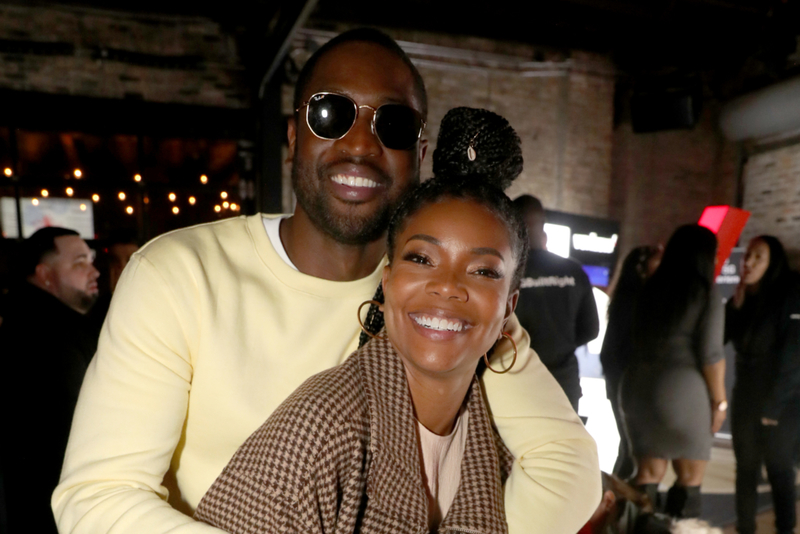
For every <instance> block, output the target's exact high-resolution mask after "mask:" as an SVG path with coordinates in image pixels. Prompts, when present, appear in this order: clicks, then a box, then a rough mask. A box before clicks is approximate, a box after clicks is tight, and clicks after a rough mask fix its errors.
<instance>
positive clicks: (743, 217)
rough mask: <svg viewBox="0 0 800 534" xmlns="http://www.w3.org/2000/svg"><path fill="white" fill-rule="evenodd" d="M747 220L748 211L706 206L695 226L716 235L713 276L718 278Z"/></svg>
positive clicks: (748, 216) (728, 207)
mask: <svg viewBox="0 0 800 534" xmlns="http://www.w3.org/2000/svg"><path fill="white" fill-rule="evenodd" d="M749 218H750V212H749V211H745V210H741V209H739V208H732V207H730V206H708V207H707V208H706V209H705V210H703V215H702V216H701V217H700V220H699V221H698V222H697V224H699V225H700V226H705V227H706V228H708V229H710V230H711V231H712V232H714V233H715V234H717V268H716V273H715V274H714V276H719V273H720V272H721V271H722V265H723V264H724V263H725V260H726V259H728V256H730V254H731V250H733V247H735V246H736V243H737V241H739V236H741V235H742V230H744V226H745V224H747V219H749Z"/></svg>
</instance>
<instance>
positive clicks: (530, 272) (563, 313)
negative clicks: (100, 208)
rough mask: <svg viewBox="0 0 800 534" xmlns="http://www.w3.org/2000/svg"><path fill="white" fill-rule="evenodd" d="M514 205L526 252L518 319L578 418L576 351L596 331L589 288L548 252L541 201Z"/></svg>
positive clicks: (580, 274) (570, 263) (576, 270)
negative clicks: (526, 242) (524, 234)
mask: <svg viewBox="0 0 800 534" xmlns="http://www.w3.org/2000/svg"><path fill="white" fill-rule="evenodd" d="M514 205H516V206H517V209H519V210H520V211H521V213H522V216H523V218H524V219H525V224H526V226H527V228H528V239H529V246H530V251H529V252H528V264H527V267H526V268H525V276H524V277H523V278H522V283H521V285H520V294H519V303H518V304H517V312H516V313H517V317H518V318H519V322H520V324H521V325H522V327H523V328H524V329H525V330H527V331H528V333H529V334H530V336H531V348H532V349H533V350H535V351H536V354H538V355H539V358H541V360H542V363H544V364H545V366H546V367H547V369H548V370H549V371H550V373H552V375H553V376H554V377H555V379H556V380H557V381H558V383H559V384H560V385H561V388H562V389H563V390H564V393H566V395H567V398H568V399H569V402H570V404H572V407H573V409H574V410H575V411H576V412H577V411H578V401H579V400H580V398H581V382H580V373H579V370H578V358H577V357H576V356H575V349H577V348H578V347H580V346H581V345H583V344H585V343H588V342H589V341H591V340H593V339H594V338H596V337H597V334H598V333H599V331H600V319H599V318H598V316H597V305H596V304H595V300H594V295H593V294H592V286H591V284H590V283H589V277H588V276H587V275H586V273H585V272H584V271H583V269H582V268H581V266H580V265H579V264H578V263H577V262H575V261H574V260H571V259H568V258H562V257H561V256H558V255H557V254H553V253H552V252H549V251H548V250H547V248H546V246H547V234H545V233H544V223H545V213H544V208H543V207H542V203H541V202H540V201H539V199H537V198H536V197H533V196H530V195H522V196H520V197H517V198H516V199H515V200H514Z"/></svg>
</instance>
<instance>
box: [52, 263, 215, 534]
mask: <svg viewBox="0 0 800 534" xmlns="http://www.w3.org/2000/svg"><path fill="white" fill-rule="evenodd" d="M192 309H193V307H192V306H191V303H186V302H184V303H179V302H178V300H177V299H176V298H175V295H174V294H173V293H172V292H171V290H170V287H169V285H168V284H166V283H165V281H164V279H163V278H162V277H161V276H160V274H159V273H158V272H157V271H156V269H155V268H154V267H153V265H152V264H150V263H149V262H148V260H147V259H146V258H144V257H143V256H142V255H141V254H135V255H134V256H133V257H132V258H131V262H130V264H129V265H128V267H127V268H126V269H125V271H124V273H123V275H122V279H121V280H120V283H119V285H118V286H117V291H116V294H115V295H114V299H113V302H112V305H111V308H110V310H109V314H108V318H107V319H106V322H105V324H104V326H103V330H102V332H101V334H100V341H99V344H98V351H97V354H96V355H95V358H94V359H93V360H92V363H91V364H90V366H89V369H88V370H87V373H86V377H85V379H84V383H83V387H82V389H81V393H80V397H79V399H78V404H77V407H76V410H75V415H74V418H73V425H72V431H71V434H70V439H69V444H68V446H67V452H66V457H65V460H64V466H63V469H62V472H61V482H60V484H59V485H58V487H57V488H56V490H55V492H54V494H53V499H52V504H53V511H54V514H55V518H56V522H57V523H58V528H59V532H60V533H61V534H67V533H75V534H78V533H91V534H95V533H99V532H103V533H106V532H107V533H114V534H121V533H131V534H133V533H136V534H139V533H142V532H147V533H148V534H159V533H166V532H170V533H180V534H210V533H221V532H222V531H221V530H218V529H215V528H212V527H210V526H208V525H205V524H202V523H198V522H195V521H194V520H192V519H191V518H190V517H188V516H186V515H184V514H182V513H181V512H179V511H176V510H175V509H173V508H172V507H170V505H169V504H167V502H166V499H167V489H166V488H165V487H164V486H163V479H164V475H165V474H166V473H167V471H168V469H169V467H170V461H171V459H172V456H173V453H174V452H175V449H176V447H178V444H179V442H180V438H181V431H182V428H183V424H184V420H185V417H186V411H187V406H188V396H189V389H190V386H191V379H192V364H191V361H190V360H189V356H187V355H188V354H190V345H191V341H190V340H193V339H197V335H196V332H194V331H193V329H196V326H195V324H194V322H193V321H191V311H190V310H192Z"/></svg>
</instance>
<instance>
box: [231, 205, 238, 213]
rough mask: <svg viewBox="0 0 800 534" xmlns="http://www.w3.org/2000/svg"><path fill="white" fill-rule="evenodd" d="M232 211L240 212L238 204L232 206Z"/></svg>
mask: <svg viewBox="0 0 800 534" xmlns="http://www.w3.org/2000/svg"><path fill="white" fill-rule="evenodd" d="M231 210H232V211H239V206H238V205H237V204H231Z"/></svg>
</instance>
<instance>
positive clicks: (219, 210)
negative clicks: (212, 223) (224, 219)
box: [214, 204, 222, 213]
mask: <svg viewBox="0 0 800 534" xmlns="http://www.w3.org/2000/svg"><path fill="white" fill-rule="evenodd" d="M214 211H216V212H217V213H219V212H221V211H222V206H220V205H219V204H217V205H216V206H214Z"/></svg>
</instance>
